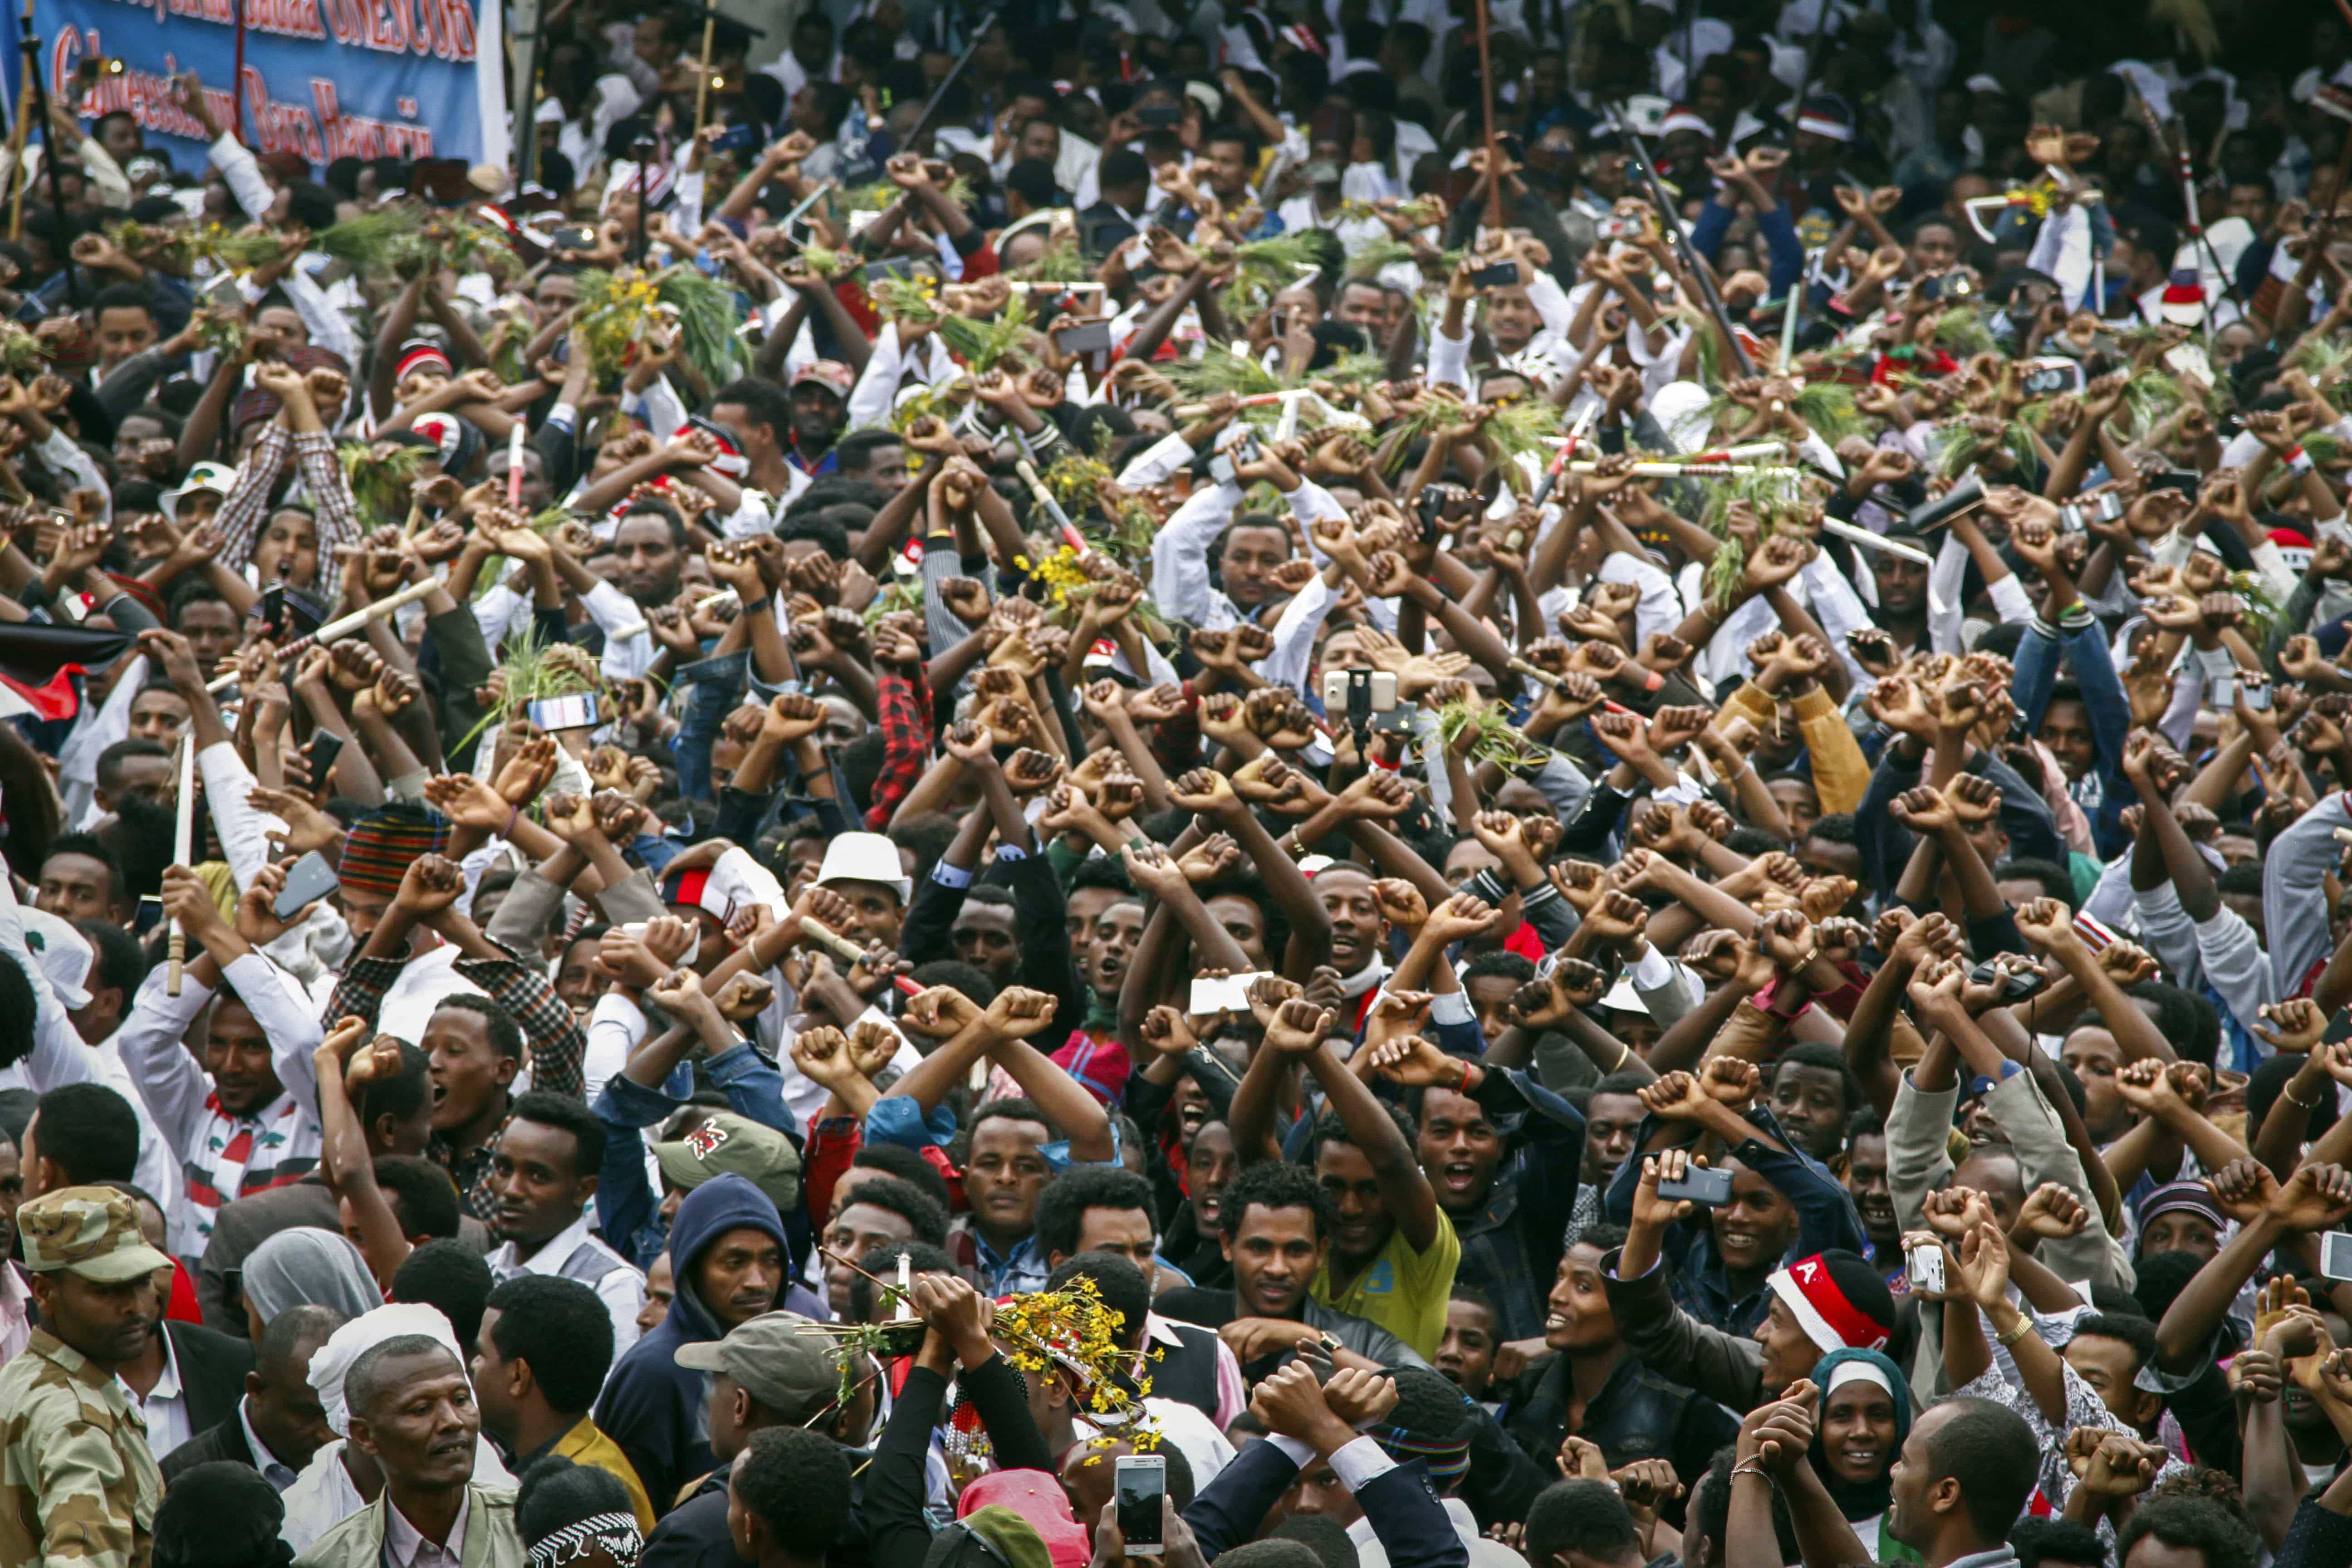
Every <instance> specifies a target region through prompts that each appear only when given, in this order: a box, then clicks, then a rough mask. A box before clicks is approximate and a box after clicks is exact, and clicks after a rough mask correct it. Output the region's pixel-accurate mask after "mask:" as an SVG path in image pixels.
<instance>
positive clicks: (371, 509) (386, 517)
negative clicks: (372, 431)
mask: <svg viewBox="0 0 2352 1568" xmlns="http://www.w3.org/2000/svg"><path fill="white" fill-rule="evenodd" d="M341 458H342V461H343V478H344V479H345V480H347V481H348V482H349V483H350V485H351V488H352V500H353V501H355V502H356V503H358V506H359V512H360V521H361V522H362V525H363V529H362V531H364V530H365V529H375V528H390V527H393V526H394V525H396V524H400V523H404V522H406V521H408V513H409V509H410V504H411V503H410V498H409V490H410V487H411V485H412V484H413V483H414V482H415V479H416V470H417V469H418V468H421V467H422V466H423V465H424V462H425V448H424V447H388V448H386V449H385V450H383V452H381V453H379V452H378V451H377V450H376V448H375V447H373V445H372V444H370V443H368V442H365V441H346V442H344V443H343V445H342V449H341Z"/></svg>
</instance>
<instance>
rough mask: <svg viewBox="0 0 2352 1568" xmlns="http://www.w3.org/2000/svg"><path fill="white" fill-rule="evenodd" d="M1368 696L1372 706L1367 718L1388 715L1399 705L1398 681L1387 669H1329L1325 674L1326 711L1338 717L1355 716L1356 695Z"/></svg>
mask: <svg viewBox="0 0 2352 1568" xmlns="http://www.w3.org/2000/svg"><path fill="white" fill-rule="evenodd" d="M1359 691H1361V692H1362V693H1363V694H1364V697H1365V699H1366V700H1368V701H1369V702H1370V707H1368V708H1367V709H1365V710H1364V711H1365V716H1366V717H1370V715H1372V714H1374V713H1386V712H1388V711H1389V710H1391V709H1393V708H1394V707H1395V706H1396V705H1397V678H1396V676H1395V674H1394V673H1393V672H1391V671H1390V670H1385V669H1327V670H1325V671H1324V672H1323V711H1324V712H1326V713H1328V714H1330V715H1332V716H1333V717H1335V718H1336V717H1338V716H1339V715H1340V714H1343V713H1344V714H1348V715H1349V716H1350V717H1352V716H1353V715H1354V712H1355V705H1356V695H1357V693H1358V692H1359Z"/></svg>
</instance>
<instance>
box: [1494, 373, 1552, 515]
mask: <svg viewBox="0 0 2352 1568" xmlns="http://www.w3.org/2000/svg"><path fill="white" fill-rule="evenodd" d="M1478 445H1479V446H1480V447H1484V448H1485V449H1486V455H1487V456H1488V457H1489V458H1492V459H1493V460H1494V462H1495V463H1496V466H1497V467H1499V468H1501V470H1502V474H1503V481H1504V483H1506V484H1507V485H1509V486H1510V487H1511V489H1513V490H1514V491H1517V492H1519V493H1525V491H1526V488H1527V483H1528V479H1527V471H1526V469H1525V468H1524V467H1523V466H1522V465H1521V464H1520V462H1519V458H1522V457H1532V458H1536V459H1537V461H1538V464H1542V463H1549V461H1551V455H1552V453H1553V452H1554V451H1556V450H1558V447H1559V409H1557V408H1555V407H1553V406H1552V405H1551V401H1550V400H1549V398H1539V397H1523V398H1519V399H1517V400H1516V401H1514V402H1510V403H1502V404H1497V405H1495V409H1494V412H1493V413H1491V414H1489V415H1488V416H1486V420H1485V422H1484V423H1483V424H1481V425H1480V426H1478Z"/></svg>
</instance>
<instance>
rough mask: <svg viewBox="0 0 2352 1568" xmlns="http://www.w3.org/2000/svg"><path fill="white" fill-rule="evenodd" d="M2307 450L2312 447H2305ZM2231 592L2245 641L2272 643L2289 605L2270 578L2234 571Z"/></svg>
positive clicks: (2259, 644)
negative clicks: (2241, 616) (2241, 612)
mask: <svg viewBox="0 0 2352 1568" xmlns="http://www.w3.org/2000/svg"><path fill="white" fill-rule="evenodd" d="M2304 449H2305V451H2306V452H2308V451H2309V450H2310V447H2307V446H2306V447H2305V448H2304ZM2230 591H2231V593H2233V594H2235V595H2238V603H2239V604H2240V605H2242V607H2243V610H2244V614H2245V617H2246V640H2247V641H2248V642H2251V643H2252V644H2253V645H2254V646H2255V647H2268V646H2270V640H2271V637H2272V635H2273V633H2275V632H2277V631H2278V630H2279V628H2280V624H2281V622H2282V621H2283V620H2284V617H2285V614H2286V606H2285V605H2282V604H2281V603H2280V602H2279V597H2278V595H2277V594H2276V593H2275V592H2273V590H2272V588H2271V585H2270V582H2269V580H2268V579H2266V578H2265V577H2263V574H2261V573H2259V572H2232V573H2231V574H2230Z"/></svg>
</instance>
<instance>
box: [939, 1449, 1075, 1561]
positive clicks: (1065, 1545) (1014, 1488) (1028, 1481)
mask: <svg viewBox="0 0 2352 1568" xmlns="http://www.w3.org/2000/svg"><path fill="white" fill-rule="evenodd" d="M991 1503H993V1504H995V1505H997V1506H998V1507H1000V1508H1009V1509H1011V1510H1013V1512H1015V1513H1017V1514H1019V1515H1020V1516H1021V1517H1022V1518H1023V1519H1025V1520H1027V1521H1029V1524H1030V1526H1031V1528H1033V1529H1034V1530H1035V1531H1037V1533H1038V1535H1039V1536H1040V1537H1042V1538H1043V1539H1044V1541H1045V1551H1046V1552H1047V1553H1048V1554H1050V1555H1051V1556H1052V1557H1053V1559H1054V1568H1086V1565H1087V1563H1089V1562H1091V1561H1093V1558H1094V1553H1095V1543H1094V1538H1093V1537H1092V1536H1090V1535H1089V1534H1087V1528H1086V1526H1084V1525H1082V1524H1080V1523H1079V1522H1078V1521H1076V1519H1074V1518H1072V1517H1071V1514H1070V1497H1069V1494H1068V1493H1067V1492H1066V1491H1064V1490H1063V1489H1062V1483H1061V1481H1060V1480H1059V1479H1056V1478H1055V1477H1053V1476H1050V1475H1048V1474H1046V1473H1045V1471H1044V1470H998V1471H995V1472H993V1473H992V1474H990V1475H985V1476H982V1477H981V1478H980V1479H978V1480H976V1481H974V1482H972V1483H971V1485H970V1486H968V1487H966V1488H964V1489H963V1495H962V1496H961V1497H959V1498H957V1499H956V1517H957V1518H958V1519H967V1518H970V1517H971V1513H972V1511H973V1510H975V1509H982V1508H986V1507H988V1506H989V1505H990V1504H991Z"/></svg>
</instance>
